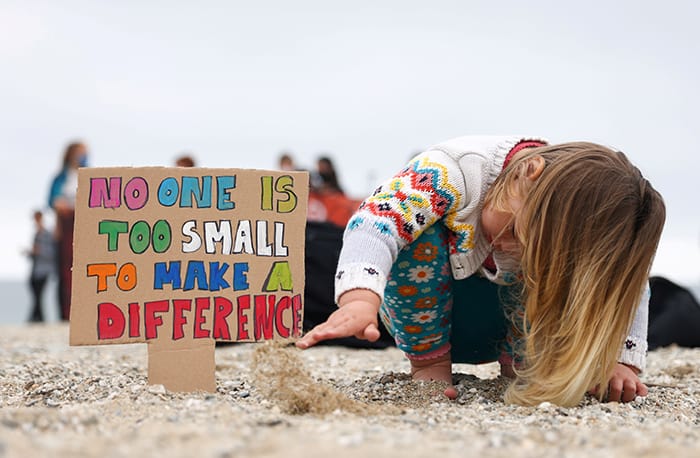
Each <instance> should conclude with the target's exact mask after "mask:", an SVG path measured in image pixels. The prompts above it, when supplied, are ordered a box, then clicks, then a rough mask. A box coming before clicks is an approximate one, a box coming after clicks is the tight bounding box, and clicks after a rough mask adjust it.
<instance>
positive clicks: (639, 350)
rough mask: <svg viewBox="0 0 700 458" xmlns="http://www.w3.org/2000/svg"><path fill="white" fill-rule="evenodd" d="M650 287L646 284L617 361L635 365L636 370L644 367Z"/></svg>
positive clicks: (641, 369) (639, 370) (638, 370)
mask: <svg viewBox="0 0 700 458" xmlns="http://www.w3.org/2000/svg"><path fill="white" fill-rule="evenodd" d="M650 297H651V288H650V287H649V284H647V286H646V288H645V289H644V292H643V293H642V298H641V300H640V302H639V306H638V307H637V311H636V313H635V315H634V319H633V320H632V326H630V331H629V333H628V335H627V339H625V342H624V344H623V345H622V353H621V354H620V360H619V362H620V363H622V364H626V365H628V366H632V367H635V368H636V369H637V372H641V371H643V370H644V368H645V367H646V355H647V329H648V327H649V298H650Z"/></svg>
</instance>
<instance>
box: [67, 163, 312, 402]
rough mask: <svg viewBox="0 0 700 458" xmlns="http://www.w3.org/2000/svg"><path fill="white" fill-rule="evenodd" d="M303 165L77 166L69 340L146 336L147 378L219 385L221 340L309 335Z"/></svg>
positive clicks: (181, 385) (175, 386)
mask: <svg viewBox="0 0 700 458" xmlns="http://www.w3.org/2000/svg"><path fill="white" fill-rule="evenodd" d="M308 182H309V180H308V174H307V173H306V172H278V171H263V170H243V169H206V168H169V167H140V168H130V167H118V168H83V169H80V170H79V173H78V194H77V200H76V223H75V236H74V259H73V286H72V300H71V317H70V344H71V345H101V344H124V343H137V342H146V343H148V345H149V347H148V349H149V350H148V355H149V362H148V380H149V383H151V384H163V385H164V386H165V387H166V388H167V389H169V390H171V391H196V390H202V391H215V389H216V384H215V377H214V376H215V363H214V348H215V341H237V342H255V341H261V340H269V339H274V338H278V337H279V338H289V337H298V336H300V335H301V332H302V315H303V293H304V281H305V279H304V230H305V224H306V202H307V199H308Z"/></svg>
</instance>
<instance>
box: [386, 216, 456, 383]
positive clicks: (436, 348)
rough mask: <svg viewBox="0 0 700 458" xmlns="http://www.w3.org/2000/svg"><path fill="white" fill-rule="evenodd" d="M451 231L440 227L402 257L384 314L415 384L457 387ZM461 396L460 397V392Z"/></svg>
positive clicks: (391, 280)
mask: <svg viewBox="0 0 700 458" xmlns="http://www.w3.org/2000/svg"><path fill="white" fill-rule="evenodd" d="M447 234H448V231H447V229H446V228H445V227H444V226H443V225H441V224H436V225H434V226H432V227H430V228H428V229H427V230H426V231H425V232H424V233H423V234H422V235H421V236H420V237H419V238H418V239H416V240H415V241H414V242H413V243H412V244H411V245H409V246H407V247H406V248H404V249H403V250H402V251H401V252H400V253H399V255H398V258H397V260H396V262H395V263H394V266H393V268H392V271H391V274H390V276H389V281H388V283H387V287H386V290H385V291H384V303H383V304H382V307H381V309H380V311H379V313H380V316H381V318H382V321H383V322H384V324H385V325H386V328H387V329H388V330H389V332H390V333H391V334H392V335H393V336H394V338H395V340H396V345H397V347H398V348H399V349H401V350H403V351H404V352H405V353H406V356H407V357H408V359H409V360H411V366H412V374H413V377H414V379H420V380H441V381H446V382H448V383H450V384H451V383H452V369H451V360H450V327H451V312H452V282H453V280H452V274H451V271H450V265H449V258H448V252H449V250H448V237H447ZM455 395H456V393H455Z"/></svg>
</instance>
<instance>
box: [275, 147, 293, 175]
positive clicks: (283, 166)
mask: <svg viewBox="0 0 700 458" xmlns="http://www.w3.org/2000/svg"><path fill="white" fill-rule="evenodd" d="M278 168H279V169H280V170H283V171H285V172H291V171H293V170H297V167H296V165H294V159H293V158H292V155H291V153H287V152H283V153H282V154H280V157H279V159H278Z"/></svg>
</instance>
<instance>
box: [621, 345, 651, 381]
mask: <svg viewBox="0 0 700 458" xmlns="http://www.w3.org/2000/svg"><path fill="white" fill-rule="evenodd" d="M619 362H620V363H623V364H628V365H630V366H634V367H636V368H637V369H639V371H640V372H641V371H644V369H646V363H647V342H646V340H641V339H637V338H634V337H632V336H629V337H627V340H625V343H624V345H623V348H622V354H621V355H620V359H619Z"/></svg>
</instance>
